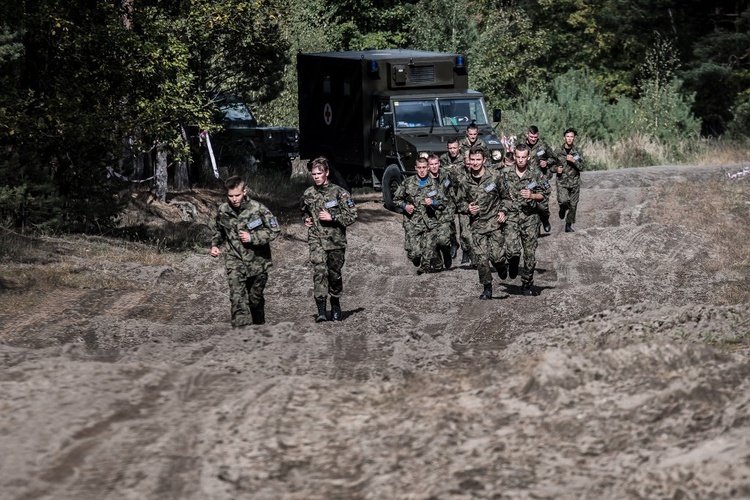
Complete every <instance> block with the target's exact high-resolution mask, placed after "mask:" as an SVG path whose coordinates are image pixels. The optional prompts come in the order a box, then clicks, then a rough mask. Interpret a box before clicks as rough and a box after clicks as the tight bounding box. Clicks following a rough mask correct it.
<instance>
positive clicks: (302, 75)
mask: <svg viewBox="0 0 750 500" xmlns="http://www.w3.org/2000/svg"><path fill="white" fill-rule="evenodd" d="M297 74H298V83H299V131H300V141H299V148H300V157H301V158H308V159H311V158H315V157H318V156H326V157H327V158H328V159H329V160H330V161H331V163H332V165H333V169H334V170H333V172H332V174H331V176H332V180H333V182H335V183H337V184H343V185H344V186H346V187H354V186H365V185H370V186H373V187H374V188H378V189H381V190H382V192H383V202H384V205H385V207H386V208H388V209H389V210H395V209H396V207H395V206H394V204H393V193H394V192H395V190H396V188H397V187H398V185H399V183H400V182H402V180H403V179H404V176H405V175H410V174H413V173H414V172H415V170H414V166H415V161H416V159H417V157H418V155H419V153H421V152H424V151H429V152H434V153H438V154H442V153H444V152H445V151H446V150H447V148H446V142H447V141H448V139H455V138H462V137H464V136H465V134H466V127H467V126H468V125H469V124H471V123H472V122H473V123H475V124H476V125H477V127H478V128H479V134H480V137H481V138H482V139H483V140H484V141H485V143H487V145H488V147H489V148H490V150H491V151H494V150H499V151H502V150H503V146H502V144H501V143H500V139H499V138H498V137H497V136H496V135H495V133H494V131H493V129H492V124H491V122H490V120H489V118H488V115H487V110H486V109H485V104H484V98H483V96H482V94H481V93H479V92H476V91H474V90H471V89H469V78H468V73H467V64H466V58H465V57H464V56H463V55H460V54H449V53H440V52H425V51H417V50H403V49H393V50H364V51H351V52H328V53H316V54H299V55H298V56H297ZM499 119H500V118H499V111H497V110H496V111H495V113H494V116H493V120H494V121H499Z"/></svg>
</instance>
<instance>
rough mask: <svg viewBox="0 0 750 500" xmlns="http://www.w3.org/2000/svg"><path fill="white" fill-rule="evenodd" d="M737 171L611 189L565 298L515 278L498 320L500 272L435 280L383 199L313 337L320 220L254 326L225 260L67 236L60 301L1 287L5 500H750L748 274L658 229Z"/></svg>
mask: <svg viewBox="0 0 750 500" xmlns="http://www.w3.org/2000/svg"><path fill="white" fill-rule="evenodd" d="M719 175H722V174H721V171H720V170H719V169H716V168H684V167H682V168H681V167H652V168H644V169H632V170H626V171H612V172H591V173H586V174H585V175H584V187H583V192H582V197H581V205H580V207H579V217H578V219H579V220H578V223H577V224H576V225H575V228H576V232H575V233H573V234H566V233H564V232H563V231H562V229H563V224H562V222H561V221H559V220H555V221H554V223H553V230H552V233H551V234H550V235H548V236H545V237H543V238H542V239H541V241H540V244H539V250H538V254H537V258H538V269H537V277H536V285H537V286H538V288H539V290H540V292H541V293H540V295H539V296H538V297H523V296H522V295H521V294H520V291H521V289H520V281H519V280H515V281H505V282H502V281H500V280H499V278H496V281H495V290H496V292H497V293H496V294H497V295H498V296H499V297H501V298H498V299H496V300H492V301H480V300H478V298H477V297H478V295H479V293H480V292H481V287H480V286H479V285H478V283H477V275H476V271H473V270H470V269H462V268H458V269H453V270H451V271H448V272H443V273H440V274H434V275H424V276H417V275H416V273H415V269H414V267H413V266H412V265H411V264H410V263H409V262H408V261H407V259H406V257H405V255H404V252H403V250H402V241H403V233H402V231H401V227H400V218H399V216H396V215H394V214H391V213H388V212H386V211H385V210H383V209H382V207H381V206H380V203H379V201H378V200H377V197H376V196H375V195H367V196H360V197H358V198H357V201H358V206H359V210H360V221H359V222H358V223H357V224H355V225H354V226H353V227H352V228H351V231H350V237H349V238H350V248H349V250H348V251H347V264H346V266H345V290H346V292H345V293H346V296H345V298H344V299H343V300H342V305H343V307H344V310H345V321H343V322H341V323H336V324H334V323H322V324H315V323H314V322H313V312H314V310H313V309H314V302H313V300H312V297H311V289H312V283H311V275H310V268H309V266H308V264H307V249H306V245H305V230H304V228H303V227H302V225H301V224H291V225H288V226H287V227H285V229H284V234H283V237H282V238H280V239H279V240H277V241H276V242H275V243H274V246H273V251H274V259H275V267H274V269H273V271H272V274H271V278H270V281H269V286H268V288H267V294H266V295H267V313H266V315H267V319H268V320H269V324H268V325H264V326H260V327H252V328H249V329H245V330H232V329H231V328H230V327H229V324H228V315H229V305H228V298H227V293H226V290H225V278H224V272H223V268H222V266H221V264H220V263H219V262H218V261H215V260H211V259H210V258H209V257H208V255H207V252H203V253H200V252H198V253H196V252H186V253H182V254H178V255H171V256H166V257H163V258H154V259H153V261H149V260H147V259H145V258H143V257H142V256H138V253H139V252H138V248H139V247H138V246H137V245H126V246H122V247H118V246H117V244H116V243H114V242H109V241H102V240H95V239H74V240H54V239H50V240H48V241H46V242H45V244H46V245H48V246H49V250H48V252H49V253H48V257H47V258H48V260H49V262H50V263H51V264H55V265H57V266H63V267H62V271H60V272H61V273H63V274H64V275H65V277H64V279H63V278H62V277H60V275H59V273H58V274H50V279H53V277H54V279H55V280H59V281H60V284H59V286H49V284H47V286H41V284H38V285H39V286H38V288H39V290H40V291H39V292H38V293H34V286H35V285H34V279H33V276H29V275H28V274H24V273H27V268H28V266H29V265H30V264H18V265H17V268H18V269H17V270H18V275H17V277H16V278H14V279H13V280H11V282H10V283H9V287H6V288H5V289H3V290H0V293H2V294H3V295H4V297H5V299H7V300H5V301H4V302H3V303H4V304H11V305H13V307H12V309H11V308H10V306H9V307H7V308H6V310H4V311H0V331H1V332H2V333H1V334H0V335H1V338H2V344H1V345H0V405H2V406H1V407H2V413H1V415H2V416H0V447H1V448H2V449H4V450H8V451H6V453H4V454H3V455H2V457H0V471H1V472H2V473H1V474H0V491H2V492H3V493H2V495H0V496H2V497H3V498H18V499H21V498H24V499H29V498H50V499H52V498H54V499H68V498H69V499H81V498H87V499H88V498H92V499H93V498H97V499H104V498H111V499H120V498H175V499H187V498H195V499H205V498H212V499H230V498H269V499H270V498H299V499H303V498H305V499H308V498H384V499H385V498H389V499H390V498H446V499H447V498H571V499H572V498H696V499H697V498H742V497H748V496H750V377H749V376H748V375H750V363H748V350H747V345H748V341H747V339H748V336H750V312H748V308H747V306H746V305H745V304H742V303H738V304H733V305H732V304H730V305H726V304H725V303H724V302H723V301H720V300H717V297H716V291H717V290H721V289H722V287H723V286H725V285H726V284H727V283H733V284H737V283H742V282H745V283H747V279H748V277H747V276H746V275H744V274H743V273H742V272H741V271H738V269H739V268H737V269H734V268H731V267H729V268H726V269H722V270H721V271H720V272H712V271H709V270H710V269H712V267H711V265H710V264H711V262H712V261H713V260H714V259H715V257H716V254H717V252H718V250H719V249H718V248H717V247H716V244H715V243H714V242H713V241H714V240H713V239H712V238H711V235H710V234H708V233H705V234H704V233H700V232H696V231H694V230H690V229H688V227H687V226H685V225H674V226H666V225H664V224H662V223H660V222H659V221H660V218H659V217H658V216H657V215H658V211H659V210H660V205H659V204H660V202H661V201H662V200H663V199H664V193H665V192H666V190H668V189H670V187H671V186H674V185H675V184H680V183H697V184H700V183H702V182H705V180H706V179H707V178H711V177H715V176H719ZM693 201H694V200H686V216H689V210H690V208H689V207H690V206H692V202H693ZM552 205H553V206H555V204H554V202H553V204H552ZM553 212H554V211H553ZM80 282H83V283H95V284H96V285H95V286H91V285H87V287H83V286H79V283H80ZM30 292H31V293H30ZM8 297H18V298H19V300H18V301H16V302H14V301H13V300H11V299H8ZM21 299H22V300H21ZM719 304H723V305H719ZM733 346H736V347H733Z"/></svg>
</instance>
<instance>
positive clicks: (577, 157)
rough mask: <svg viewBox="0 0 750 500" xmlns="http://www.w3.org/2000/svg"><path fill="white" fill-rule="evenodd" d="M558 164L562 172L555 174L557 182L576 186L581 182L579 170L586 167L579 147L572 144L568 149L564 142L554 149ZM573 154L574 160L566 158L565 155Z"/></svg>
mask: <svg viewBox="0 0 750 500" xmlns="http://www.w3.org/2000/svg"><path fill="white" fill-rule="evenodd" d="M555 154H556V155H557V160H558V162H559V165H562V167H563V172H562V174H557V182H559V183H561V184H562V185H563V186H578V185H580V184H581V172H582V171H583V170H585V169H586V164H585V162H584V159H583V151H582V150H581V148H579V147H578V146H576V145H575V144H573V147H571V148H570V151H568V150H566V149H565V144H563V145H562V146H560V147H559V148H558V149H557V150H556V151H555ZM568 154H571V155H573V158H574V161H572V162H570V161H568V160H567V155H568Z"/></svg>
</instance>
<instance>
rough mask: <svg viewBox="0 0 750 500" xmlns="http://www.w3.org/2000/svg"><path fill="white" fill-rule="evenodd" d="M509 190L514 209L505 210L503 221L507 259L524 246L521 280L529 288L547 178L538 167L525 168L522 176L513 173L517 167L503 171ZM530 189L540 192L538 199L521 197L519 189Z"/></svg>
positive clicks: (519, 253) (546, 199)
mask: <svg viewBox="0 0 750 500" xmlns="http://www.w3.org/2000/svg"><path fill="white" fill-rule="evenodd" d="M506 179H507V181H508V191H509V193H510V197H511V199H512V200H513V208H512V210H511V211H510V212H509V213H508V222H507V223H506V224H505V228H504V233H505V243H506V247H505V248H506V252H507V254H508V258H509V259H510V258H512V257H516V256H520V255H521V249H523V269H522V270H521V283H522V284H523V287H524V288H527V289H530V288H531V286H532V285H533V284H534V269H535V268H536V248H537V238H538V237H539V217H540V215H541V213H542V211H543V210H544V207H546V206H547V204H548V201H549V193H550V184H549V181H548V180H547V177H546V176H545V175H544V174H543V173H542V171H541V170H540V169H538V168H537V167H528V168H527V169H526V172H524V175H523V177H519V176H518V174H517V173H516V167H515V166H514V167H510V168H508V169H507V170H506ZM522 189H529V190H530V191H531V192H532V193H535V194H541V195H542V196H543V197H544V199H543V200H541V201H536V200H529V199H526V198H521V190H522Z"/></svg>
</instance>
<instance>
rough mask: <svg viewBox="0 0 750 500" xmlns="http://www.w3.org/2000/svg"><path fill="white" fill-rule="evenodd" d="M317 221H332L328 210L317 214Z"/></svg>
mask: <svg viewBox="0 0 750 500" xmlns="http://www.w3.org/2000/svg"><path fill="white" fill-rule="evenodd" d="M318 219H320V220H324V221H332V220H333V217H331V212H329V211H328V210H321V211H320V213H319V214H318Z"/></svg>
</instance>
